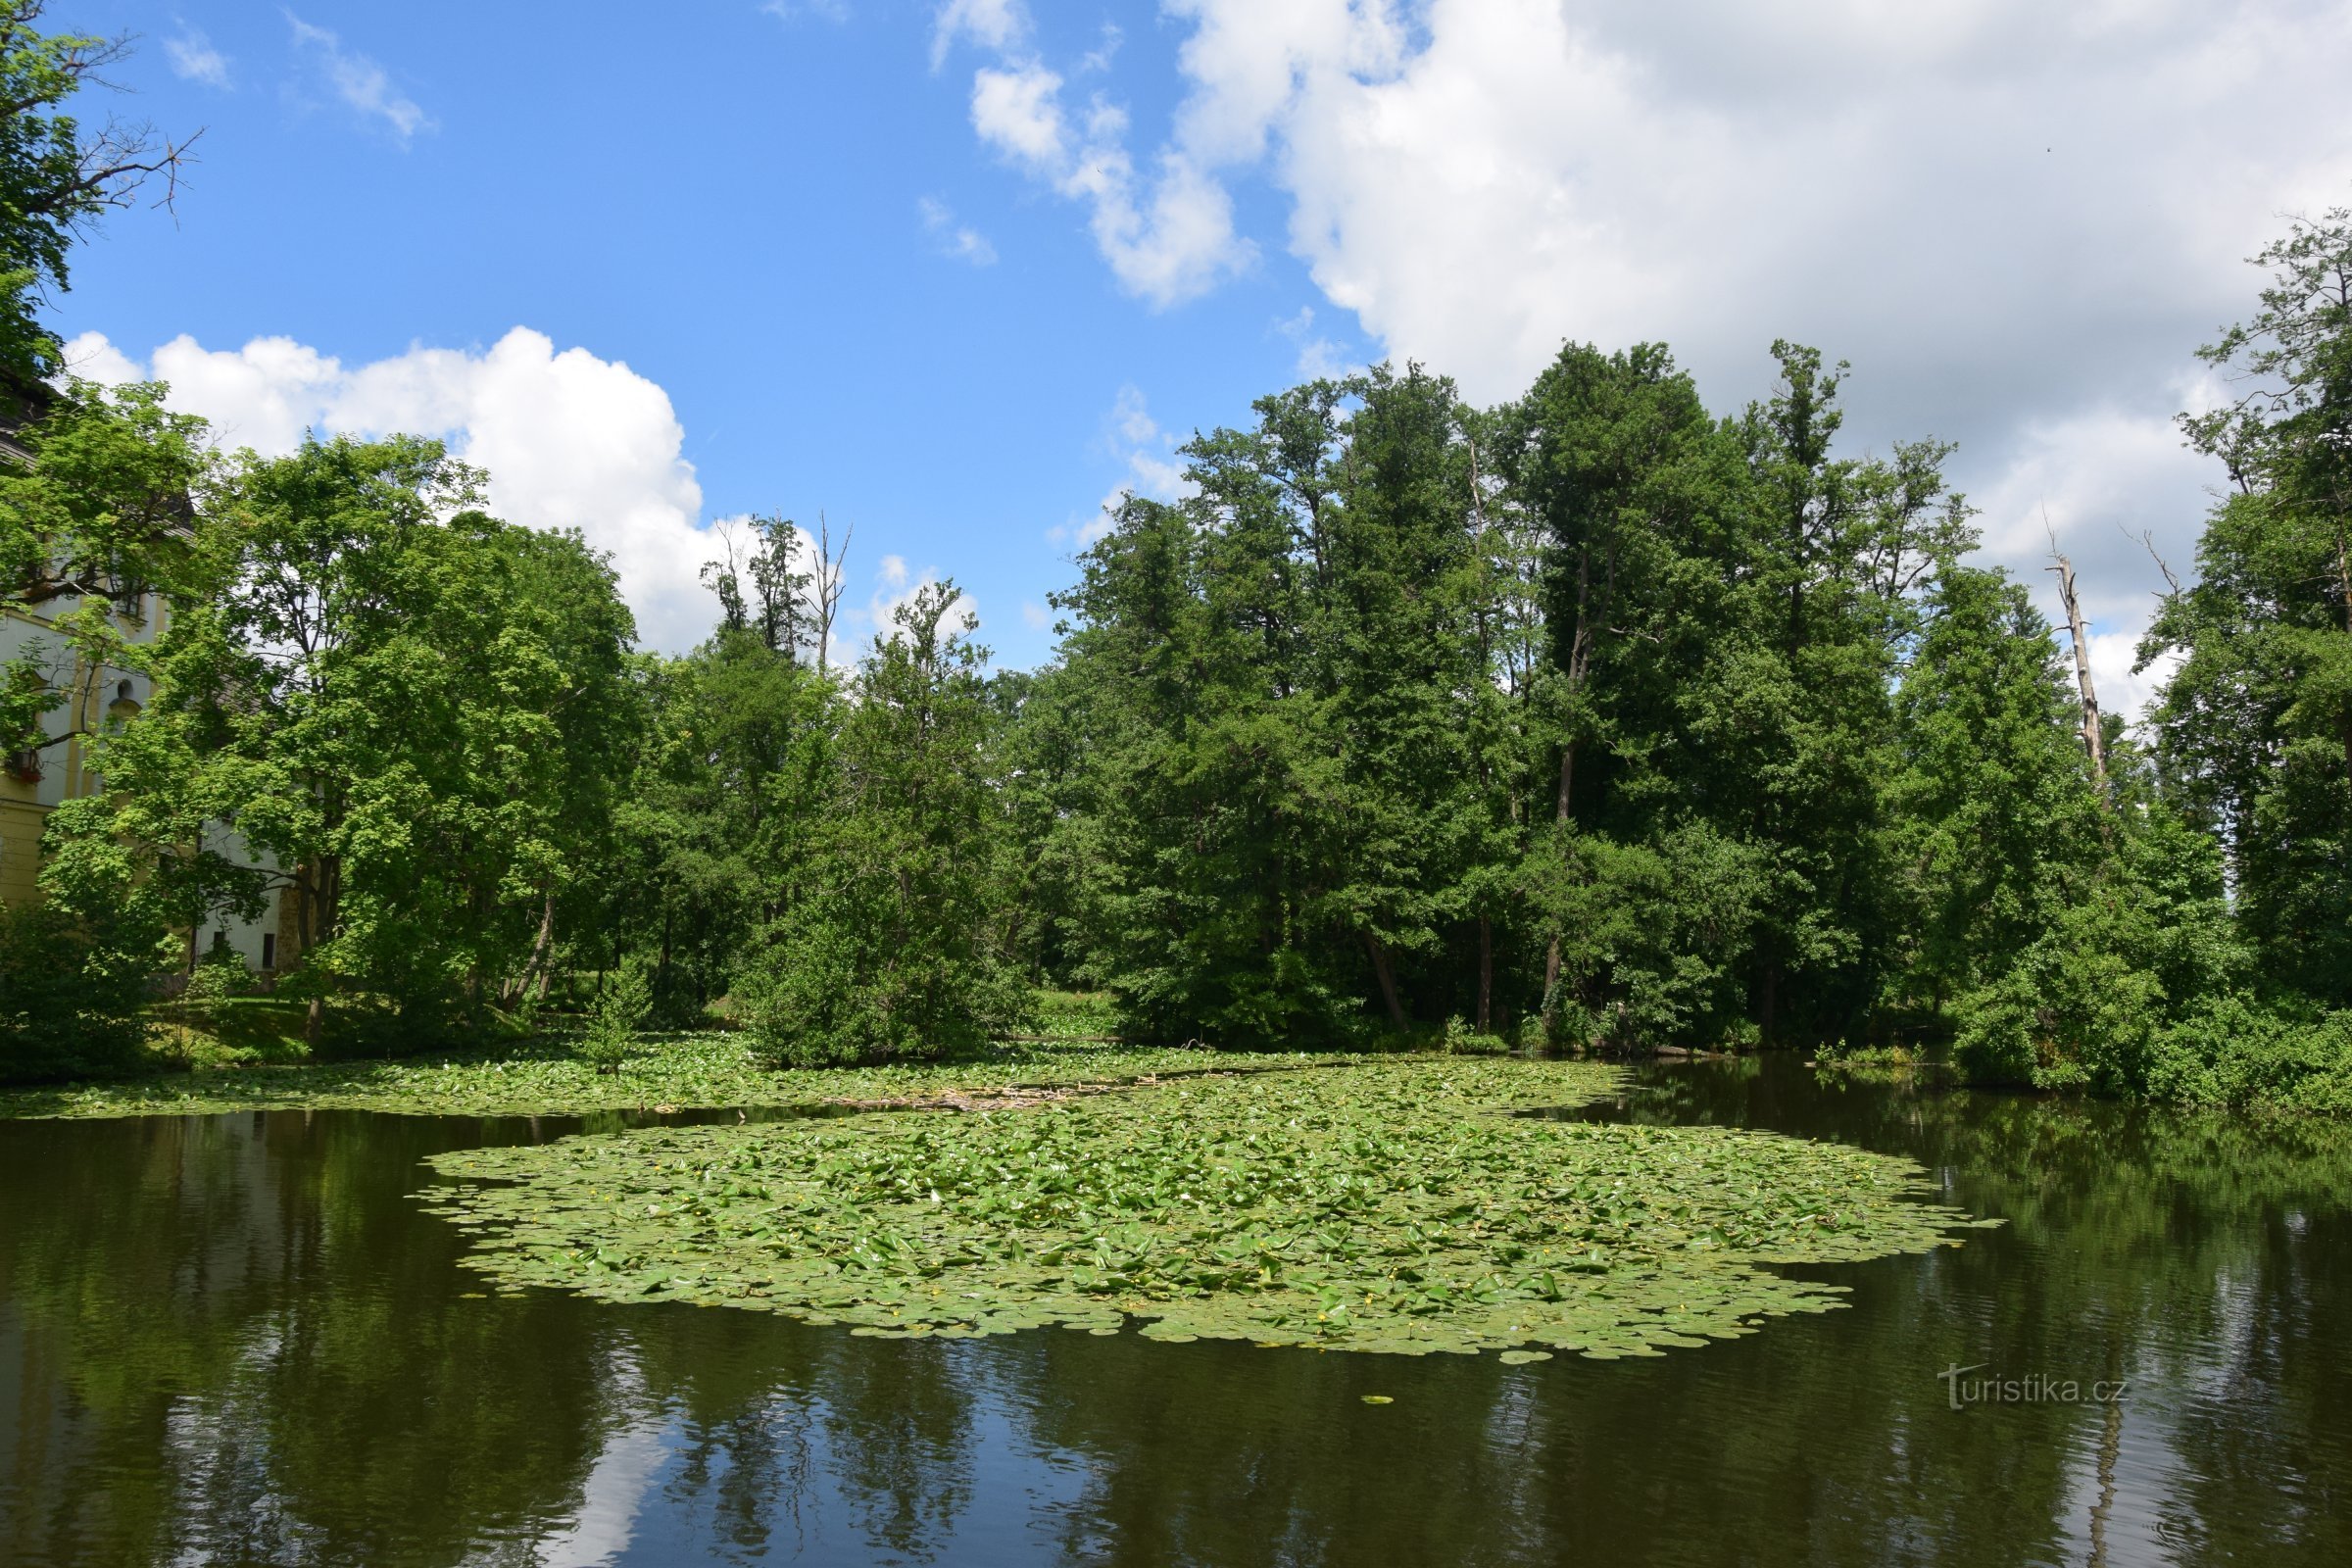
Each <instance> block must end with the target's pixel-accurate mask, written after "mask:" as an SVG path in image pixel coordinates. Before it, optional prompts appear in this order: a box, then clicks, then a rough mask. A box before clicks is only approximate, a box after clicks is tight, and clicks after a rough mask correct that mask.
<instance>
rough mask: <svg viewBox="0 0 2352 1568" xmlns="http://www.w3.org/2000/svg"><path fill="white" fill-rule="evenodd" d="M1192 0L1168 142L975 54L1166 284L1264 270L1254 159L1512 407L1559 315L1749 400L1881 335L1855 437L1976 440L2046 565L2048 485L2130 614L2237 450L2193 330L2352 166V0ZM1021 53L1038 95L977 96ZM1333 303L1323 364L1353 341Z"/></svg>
mask: <svg viewBox="0 0 2352 1568" xmlns="http://www.w3.org/2000/svg"><path fill="white" fill-rule="evenodd" d="M1162 10H1163V13H1164V14H1165V15H1166V17H1167V18H1168V19H1169V21H1170V23H1171V24H1172V25H1173V26H1174V27H1175V29H1176V31H1177V38H1178V42H1177V44H1176V47H1175V54H1174V61H1173V68H1174V73H1175V76H1176V89H1177V91H1176V96H1177V100H1178V101H1177V104H1176V107H1175V110H1174V112H1173V114H1172V116H1171V118H1170V120H1169V122H1168V128H1167V130H1166V132H1165V134H1164V136H1162V137H1161V138H1159V139H1158V140H1157V142H1156V145H1154V146H1143V145H1135V144H1134V138H1132V137H1131V135H1130V127H1129V126H1128V124H1127V123H1126V118H1125V116H1124V115H1123V114H1122V113H1120V112H1119V111H1117V109H1116V108H1115V107H1113V106H1109V105H1106V104H1104V103H1103V101H1102V100H1097V103H1096V107H1095V109H1094V110H1093V111H1092V112H1091V113H1088V112H1085V111H1083V110H1081V109H1080V108H1079V107H1078V106H1076V105H1075V104H1074V103H1073V102H1072V100H1071V99H1070V97H1069V92H1068V89H1067V87H1066V86H1065V84H1064V82H1063V81H1062V79H1061V78H1060V76H1058V75H1057V74H1056V73H1055V72H1054V70H1053V69H1052V68H1051V66H1050V64H1049V63H1048V62H1046V61H1043V60H1040V59H1037V58H1033V57H1030V56H1027V55H1022V54H1018V53H1016V51H1017V50H1018V49H1020V48H1024V47H1026V45H1025V43H1009V44H1006V45H1005V46H1004V48H1003V49H1002V51H1001V53H1000V58H999V59H997V60H996V61H995V62H994V63H993V64H991V65H989V66H986V67H984V68H983V69H982V72H981V73H980V76H979V77H976V79H975V95H974V111H975V112H974V120H973V123H974V126H975V128H976V129H977V130H978V131H979V132H980V134H981V136H982V137H983V139H984V141H986V142H987V143H988V144H989V145H991V146H994V147H996V148H998V149H999V150H1000V151H1003V152H1004V153H1005V155H1006V156H1007V157H1008V158H1011V159H1012V160H1013V161H1014V162H1015V163H1016V164H1017V165H1019V166H1020V167H1022V168H1023V169H1024V170H1026V171H1027V172H1029V173H1030V174H1031V175H1032V176H1033V177H1036V178H1038V179H1040V180H1041V181H1043V182H1045V183H1048V184H1050V185H1051V186H1052V187H1053V188H1054V189H1055V190H1057V191H1059V192H1060V193H1061V194H1063V195H1065V196H1071V197H1074V198H1083V199H1085V200H1087V201H1089V202H1090V203H1092V204H1093V206H1094V215H1095V224H1094V226H1095V233H1096V238H1097V242H1098V244H1099V246H1100V248H1101V249H1102V251H1103V256H1104V259H1105V261H1106V262H1107V263H1108V264H1109V266H1110V267H1111V269H1112V270H1113V272H1114V274H1115V275H1116V276H1117V277H1118V278H1119V280H1120V281H1121V282H1122V283H1123V284H1124V285H1125V286H1127V287H1128V288H1129V289H1130V290H1132V291H1133V292H1135V293H1137V294H1139V295H1141V296H1142V297H1143V298H1145V299H1146V300H1148V301H1150V302H1151V303H1152V304H1155V305H1165V304H1169V303H1172V302H1173V301H1175V300H1178V299H1182V298H1186V297H1190V296H1191V295H1193V294H1197V293H1199V292H1201V290H1203V289H1205V288H1208V287H1212V286H1214V285H1215V284H1216V283H1217V282H1218V280H1219V279H1221V278H1222V277H1224V276H1226V275H1228V274H1229V273H1231V272H1232V271H1234V270H1238V268H1239V267H1241V266H1244V265H1246V255H1247V246H1248V245H1249V238H1248V237H1247V236H1244V235H1239V234H1235V233H1233V232H1231V230H1230V225H1231V223H1232V211H1233V210H1232V207H1231V204H1230V200H1229V198H1228V196H1227V194H1226V193H1227V189H1228V187H1229V186H1231V185H1233V184H1234V183H1235V182H1237V181H1241V180H1252V181H1262V182H1263V183H1265V184H1266V185H1268V186H1270V187H1271V188H1272V189H1273V191H1274V192H1275V193H1276V194H1277V196H1278V197H1279V198H1280V199H1281V200H1283V201H1284V202H1285V203H1286V204H1287V207H1288V216H1287V223H1286V225H1285V233H1284V242H1285V243H1286V244H1287V246H1288V248H1289V250H1290V251H1291V253H1292V254H1293V255H1294V256H1296V257H1297V258H1299V260H1300V261H1301V262H1302V263H1303V264H1304V265H1305V266H1306V268H1307V269H1308V270H1309V272H1310V274H1311V276H1312V277H1313V279H1314V282H1315V284H1316V286H1317V287H1318V288H1319V289H1320V290H1321V292H1322V294H1323V296H1324V298H1325V299H1326V300H1327V301H1328V302H1329V304H1330V305H1331V306H1334V307H1337V308H1339V309H1342V310H1346V311H1349V312H1352V313H1354V315H1355V317H1356V319H1357V321H1358V323H1359V324H1360V326H1361V329H1362V330H1363V332H1364V333H1365V334H1366V335H1367V336H1369V337H1371V338H1373V339H1375V340H1376V342H1377V346H1378V349H1379V350H1380V351H1381V352H1385V353H1387V354H1389V355H1392V356H1394V357H1396V358H1398V359H1418V360H1421V361H1423V362H1425V363H1427V364H1429V365H1431V366H1432V367H1433V368H1438V369H1441V370H1444V371H1446V372H1447V373H1449V374H1451V375H1453V376H1455V377H1456V378H1457V379H1458V380H1459V381H1460V382H1461V384H1462V385H1463V387H1464V390H1465V392H1466V393H1467V394H1468V395H1469V396H1470V397H1472V398H1474V399H1477V400H1480V401H1494V400H1496V399H1500V398H1503V397H1508V396H1512V395H1515V394H1516V393H1517V392H1519V391H1520V390H1521V389H1522V388H1524V387H1525V386H1526V384H1527V382H1528V381H1529V379H1530V378H1531V377H1532V376H1533V374H1534V373H1535V371H1536V370H1537V369H1538V368H1540V367H1541V366H1542V365H1543V364H1544V362H1545V361H1546V360H1548V359H1549V358H1550V357H1551V356H1552V355H1553V354H1554V353H1556V352H1557V350H1558V348H1559V346H1560V344H1561V342H1562V341H1563V340H1564V339H1578V340H1591V341H1595V342H1598V343H1599V344H1601V345H1602V346H1604V347H1612V348H1613V347H1622V346H1625V345H1628V344H1631V343H1634V342H1638V341H1644V340H1664V341H1666V342H1668V343H1671V344H1672V345H1673V346H1674V347H1675V349H1676V352H1677V354H1678V356H1679V357H1680V358H1681V359H1682V361H1683V362H1684V363H1685V364H1686V365H1687V366H1689V367H1690V368H1691V369H1692V370H1693V371H1694V372H1695V373H1696V375H1697V377H1698V380H1699V384H1700V386H1701V388H1702V390H1703V391H1704V392H1705V394H1706V396H1707V397H1708V398H1709V400H1710V401H1711V402H1712V403H1713V404H1714V405H1715V406H1717V407H1718V408H1724V409H1732V408H1737V407H1738V405H1739V404H1740V402H1742V401H1744V400H1745V399H1747V398H1749V397H1756V396H1761V395H1764V394H1765V393H1766V391H1767V390H1768V387H1769V377H1770V373H1771V367H1770V363H1769V361H1768V359H1767V357H1766V355H1765V354H1764V352H1763V350H1764V347H1765V345H1766V344H1767V343H1769V342H1770V340H1771V339H1772V338H1774V337H1776V336H1787V337H1790V338H1794V339H1796V340H1799V341H1803V342H1811V343H1816V344H1819V345H1820V346H1821V347H1823V348H1824V349H1825V350H1827V351H1828V352H1829V354H1830V355H1831V357H1832V358H1834V359H1835V358H1848V359H1851V360H1853V361H1854V362H1855V365H1856V367H1857V371H1856V374H1855V376H1854V378H1853V380H1852V382H1851V383H1850V386H1851V391H1850V397H1849V409H1850V417H1849V422H1848V425H1847V433H1848V437H1849V438H1850V442H1851V445H1852V446H1854V447H1865V446H1875V447H1877V448H1878V449H1880V450H1884V449H1885V448H1886V446H1887V444H1888V442H1889V441H1890V440H1892V439H1893V438H1895V437H1897V436H1910V435H1924V434H1931V433H1933V434H1938V435H1942V436H1945V437H1949V438H1953V439H1957V440H1958V441H1960V442H1961V451H1960V455H1959V457H1958V459H1957V460H1956V461H1955V463H1954V465H1953V469H1952V471H1953V473H1954V476H1955V478H1957V479H1958V480H1959V481H1961V482H1962V483H1963V484H1964V485H1965V486H1966V487H1967V488H1969V489H1971V490H1972V491H1975V492H1977V493H1978V495H1979V497H1980V499H1981V500H1982V501H1984V502H1985V505H1986V509H1987V516H1986V524H1987V539H1988V544H1989V546H1990V548H1991V552H1992V554H1993V555H1994V556H1995V557H1996V559H2000V560H2003V561H2004V562H2006V563H2007V564H2011V565H2013V566H2015V567H2017V568H2018V569H2019V570H2020V572H2021V574H2024V575H2028V576H2029V577H2031V575H2032V572H2033V569H2034V567H2035V566H2036V565H2037V564H2038V563H2039V557H2040V556H2041V555H2042V554H2043V553H2045V552H2046V550H2047V545H2046V543H2045V542H2042V541H2040V538H2039V530H2038V528H2037V527H2034V528H2031V529H2028V528H2027V526H2026V523H2025V521H2024V520H2023V519H2027V518H2030V517H2033V516H2034V515H2037V512H2038V509H2039V507H2040V506H2041V505H2042V504H2044V503H2045V502H2046V503H2047V505H2048V506H2049V508H2050V511H2051V515H2052V517H2053V520H2055V521H2057V523H2058V525H2059V527H2060V529H2061V533H2062V537H2063V539H2064V540H2065V542H2066V545H2067V548H2068V549H2069V551H2070V553H2074V554H2076V556H2077V558H2078V565H2079V566H2081V568H2082V573H2083V579H2084V589H2085V592H2086V594H2087V595H2089V596H2091V598H2092V599H2093V601H2094V603H2095V604H2096V605H2097V606H2098V611H2097V613H2098V614H2099V615H2100V616H2101V617H2102V618H2105V619H2109V620H2112V621H2113V622H2114V632H2113V634H2114V635H2116V636H2119V637H2122V636H2128V634H2129V632H2130V630H2131V628H2134V627H2136V626H2138V625H2140V624H2143V623H2144V619H2145V613H2146V607H2147V604H2148V603H2149V601H2148V598H2147V594H2148V591H2149V590H2150V588H2151V587H2153V586H2156V585H2158V584H2159V583H2160V580H2161V579H2160V578H2159V577H2158V576H2157V574H2156V572H2155V568H2154V566H2153V564H2150V563H2148V562H2147V560H2146V553H2145V552H2144V550H2140V549H2138V547H2137V546H2135V545H2131V546H2128V545H2127V543H2126V541H2125V539H2124V530H2123V529H2121V528H2118V527H2117V526H2116V524H2118V523H2119V522H2120V523H2123V524H2125V525H2127V526H2128V527H2129V529H2130V531H2131V533H2133V534H2137V533H2138V532H2139V531H2140V530H2141V529H2143V528H2144V529H2148V530H2151V531H2152V532H2153V533H2154V535H2155V537H2156V540H2157V542H2158V544H2159V546H2160V547H2161V548H2162V549H2163V550H2164V551H2165V553H2166V554H2167V556H2168V557H2170V558H2171V559H2172V560H2173V562H2174V564H2175V565H2176V567H2177V568H2179V567H2184V566H2185V564H2186V558H2188V557H2189V555H2190V554H2191V549H2192V542H2193V539H2194V536H2195V533H2196V530H2197V527H2198V525H2199V523H2200V521H2201V518H2202V515H2203V512H2204V510H2205V506H2206V498H2205V495H2204V493H2203V487H2204V485H2205V484H2207V483H2208V482H2212V481H2214V480H2216V479H2218V477H2219V475H2218V474H2213V473H2209V472H2208V471H2207V470H2206V469H2205V468H2204V467H2202V466H2199V465H2198V464H2197V463H2196V462H2195V461H2194V460H2192V459H2190V458H2189V457H2187V456H2185V455H2183V454H2182V453H2181V452H2180V447H2179V442H2178V437H2177V435H2175V434H2174V433H2173V431H2172V428H2171V425H2170V422H2169V419H2170V416H2171V414H2172V413H2173V411H2174V410H2175V409H2176V408H2177V407H2179V406H2180V400H2181V398H2182V397H2183V396H2184V395H2185V394H2184V390H2183V388H2182V387H2181V386H2180V384H2179V382H2178V380H2177V377H2178V374H2179V372H2180V370H2181V369H2182V368H2184V367H2185V366H2187V365H2188V363H2189V351H2190V349H2192V348H2193V347H2194V346H2195V345H2196V344H2197V343H2199V342H2201V341H2206V340H2209V339H2210V338H2211V336H2212V335H2213V333H2214V331H2215V329H2216V327H2217V325H2218V324H2219V323H2221V322H2223V321H2227V320H2230V319H2240V318H2242V317H2244V316H2245V315H2247V314H2248V313H2249V312H2250V310H2251V309H2252V306H2253V301H2254V294H2255V291H2256V289H2257V288H2258V286H2259V281H2260V280H2259V279H2258V278H2257V277H2256V276H2255V275H2254V274H2253V273H2252V272H2251V271H2250V270H2248V269H2246V268H2245V267H2244V266H2243V265H2242V260H2241V259H2242V258H2243V257H2244V256H2245V255H2246V254H2248V253H2249V252H2251V251H2253V250H2255V249H2256V248H2258V247H2259V246H2260V245H2261V244H2262V243H2264V242H2265V241H2266V240H2267V239H2268V238H2270V237H2271V236H2273V235H2274V234H2276V233H2277V232H2278V230H2279V228H2280V227H2281V220H2280V215H2281V214H2286V213H2294V212H2317V211H2320V210H2323V209H2325V208H2327V207H2329V206H2331V205H2338V204H2341V203H2342V202H2344V201H2345V199H2346V197H2347V194H2352V135H2347V134H2346V132H2345V131H2344V129H2343V127H2342V124H2341V123H2340V119H2341V117H2340V116H2339V115H2338V114H2337V112H2336V109H2335V106H2336V104H2337V103H2338V101H2339V100H2340V96H2341V94H2340V91H2339V85H2340V83H2341V82H2342V80H2343V79H2344V78H2345V77H2346V75H2347V74H2348V73H2352V10H2348V9H2346V8H2344V7H2341V6H2327V5H2317V4H2274V5H2229V6H2213V5H2209V4H2201V3H2198V0H2136V3H2133V4H2129V5H2127V4H2122V3H2120V0H2104V3H2098V4H2092V5H2085V6H2072V7H2068V6H2055V7H2053V6H2049V5H2046V4H2040V3H2036V0H1942V3H1939V4H1937V5H1935V6H1932V7H1925V8H1923V7H1918V6H1898V5H1890V4H1885V3H1864V0H1692V3H1691V4H1689V5H1684V6H1674V7H1661V6H1658V5H1656V4H1654V3H1651V0H1582V3H1580V4H1578V5H1574V6H1565V5H1561V4H1559V3H1558V0H1295V3H1291V4H1285V5H1268V4H1266V3H1264V0H1165V3H1164V4H1163V7H1162ZM992 71H993V72H996V73H1000V74H1003V75H1005V77H1006V78H1007V81H1006V82H1005V86H1007V87H1009V86H1010V85H1012V84H1013V83H1014V82H1015V81H1017V83H1018V84H1019V85H1020V86H1021V88H1022V94H1021V96H1020V97H1019V98H1018V99H1017V106H1018V107H1019V108H1020V109H1021V111H1022V113H1021V114H1020V115H1019V116H1018V117H1015V116H1013V115H1012V114H1011V113H1010V111H1011V110H1012V109H1013V108H1014V107H1015V105H1016V101H1015V100H1013V99H1011V98H1005V99H1002V100H999V99H994V98H992V99H991V101H990V103H989V104H988V108H989V109H990V110H991V111H992V113H987V114H984V113H983V112H982V108H983V105H982V100H983V98H984V96H989V94H987V93H984V92H983V86H984V81H983V78H985V77H986V76H987V74H988V73H989V72H992ZM1024 137H1025V138H1026V139H1025V140H1024V139H1023V138H1024ZM1131 145H1135V150H1133V151H1131V150H1130V148H1131ZM1141 171H1149V172H1150V177H1149V178H1148V179H1147V178H1146V177H1145V176H1144V174H1143V173H1141ZM1305 326H1306V323H1301V331H1300V334H1299V336H1300V342H1301V364H1300V369H1301V373H1306V372H1307V371H1308V370H1310V369H1311V368H1317V367H1319V366H1322V365H1328V364H1329V363H1331V361H1330V359H1329V358H1328V357H1319V358H1318V357H1310V356H1308V354H1307V352H1306V351H1307V349H1308V347H1309V345H1310V344H1311V343H1312V342H1313V341H1314V339H1313V338H1311V337H1309V336H1308V335H1307V333H1306V331H1305ZM2094 541H2095V542H2094ZM2034 580H2035V581H2036V582H2038V581H2040V579H2038V578H2035V579H2034Z"/></svg>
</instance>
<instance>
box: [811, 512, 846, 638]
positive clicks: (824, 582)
mask: <svg viewBox="0 0 2352 1568" xmlns="http://www.w3.org/2000/svg"><path fill="white" fill-rule="evenodd" d="M857 533H858V528H857V525H856V524H855V523H853V524H851V525H850V527H849V528H848V529H846V530H844V531H843V533H842V536H841V554H839V555H835V554H834V553H833V525H832V524H831V523H829V522H827V521H826V520H825V515H824V514H823V513H822V512H819V513H818V514H817V515H816V570H815V572H814V573H813V574H812V575H811V580H810V583H809V593H810V597H811V598H813V599H814V601H815V604H814V605H813V607H812V608H813V609H814V610H815V612H816V614H815V617H814V618H815V620H816V671H817V673H818V674H820V675H821V674H823V673H824V672H825V669H826V666H827V661H828V660H829V659H830V658H831V656H832V652H833V615H834V612H835V611H837V610H838V609H840V607H841V588H842V570H843V568H844V567H845V566H847V565H848V564H849V560H850V541H851V540H852V539H853V538H855V537H856V536H857Z"/></svg>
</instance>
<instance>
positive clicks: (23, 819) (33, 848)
mask: <svg viewBox="0 0 2352 1568" xmlns="http://www.w3.org/2000/svg"><path fill="white" fill-rule="evenodd" d="M13 782H14V781H13V780H10V781H7V782H0V789H5V788H8V787H9V784H11V783H13ZM28 793H29V792H28ZM48 815H49V813H48V812H47V811H45V810H43V809H41V808H40V807H38V806H35V805H33V804H31V803H30V802H28V801H22V800H7V799H0V905H5V904H25V903H29V902H30V901H31V899H32V897H33V894H34V892H35V890H36V888H37V886H38V882H39V878H40V874H41V823H42V822H43V821H44V820H45V819H46V818H47V817H48Z"/></svg>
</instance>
